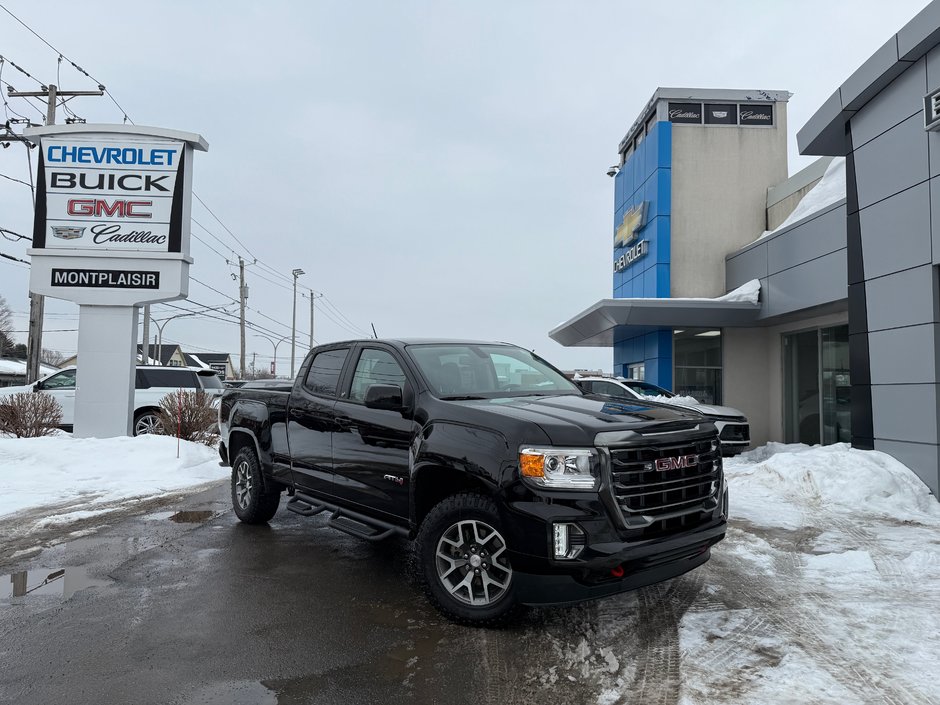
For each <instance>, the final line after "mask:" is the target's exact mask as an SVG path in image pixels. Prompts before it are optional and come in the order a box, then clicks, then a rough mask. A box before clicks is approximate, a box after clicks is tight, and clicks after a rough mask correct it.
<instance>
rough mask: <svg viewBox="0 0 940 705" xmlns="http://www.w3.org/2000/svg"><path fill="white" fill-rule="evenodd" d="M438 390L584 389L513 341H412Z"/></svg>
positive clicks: (514, 392) (472, 394)
mask: <svg viewBox="0 0 940 705" xmlns="http://www.w3.org/2000/svg"><path fill="white" fill-rule="evenodd" d="M407 350H408V353H409V354H410V355H411V357H412V359H413V360H414V361H415V363H417V365H418V367H419V368H420V370H421V374H422V375H423V376H424V378H425V379H426V380H427V382H428V384H429V386H430V387H431V391H432V393H434V394H435V395H436V396H439V397H440V398H442V399H459V398H463V399H466V398H479V399H492V398H496V397H504V396H529V395H542V394H545V395H555V394H581V391H580V390H579V389H578V388H577V387H576V386H575V385H574V384H573V383H572V382H569V381H568V380H567V379H566V378H565V376H564V375H563V374H561V373H560V372H558V371H557V370H555V369H554V368H553V367H552V366H551V365H549V364H548V363H547V362H545V361H544V360H542V359H541V358H540V357H538V356H537V355H533V354H532V353H530V352H529V351H528V350H524V349H523V348H517V347H514V346H511V345H473V344H456V343H455V344H445V345H409V346H408V348H407Z"/></svg>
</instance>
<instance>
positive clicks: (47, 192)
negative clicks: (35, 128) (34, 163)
mask: <svg viewBox="0 0 940 705" xmlns="http://www.w3.org/2000/svg"><path fill="white" fill-rule="evenodd" d="M185 162H186V150H185V148H184V144H183V143H182V142H166V141H161V142H157V143H154V142H145V141H142V140H141V138H140V137H139V136H134V137H131V136H128V137H127V138H123V139H119V140H114V141H112V140H107V141H105V140H89V139H87V138H84V139H83V138H82V137H80V136H76V137H72V138H64V137H63V138H61V139H54V138H51V139H44V140H43V141H42V151H41V153H40V156H39V174H38V181H39V183H38V185H37V194H36V219H35V224H34V228H33V246H34V247H36V248H44V249H101V250H119V251H122V252H181V251H182V239H183V238H182V232H183V222H182V218H183V210H184V209H183V199H184V198H185V197H186V196H187V194H185V193H184V191H183V178H182V175H183V173H184V170H185V168H186V164H185Z"/></svg>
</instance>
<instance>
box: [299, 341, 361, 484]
mask: <svg viewBox="0 0 940 705" xmlns="http://www.w3.org/2000/svg"><path fill="white" fill-rule="evenodd" d="M348 355H349V348H334V349H332V350H323V351H320V352H318V353H317V354H316V356H315V357H314V358H313V360H311V361H310V364H309V365H308V366H307V367H306V370H305V371H304V370H303V369H302V370H301V374H302V375H303V379H302V380H300V379H298V380H296V381H295V382H294V388H293V390H292V391H291V396H290V401H289V403H288V413H287V417H288V418H287V442H288V444H289V446H290V456H291V461H292V462H291V465H292V470H291V473H292V476H293V480H294V484H295V485H297V486H298V487H301V488H304V489H308V490H312V491H314V492H317V493H320V494H330V495H332V494H334V490H333V431H334V430H335V428H336V424H335V421H334V417H333V407H334V406H335V405H336V389H337V387H338V386H339V379H340V374H341V373H342V371H343V364H344V363H345V362H346V357H347V356H348Z"/></svg>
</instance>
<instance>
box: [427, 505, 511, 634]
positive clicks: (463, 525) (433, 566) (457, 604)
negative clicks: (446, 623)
mask: <svg viewBox="0 0 940 705" xmlns="http://www.w3.org/2000/svg"><path fill="white" fill-rule="evenodd" d="M415 551H416V558H417V561H416V563H417V566H418V572H419V577H420V579H421V582H422V585H423V587H424V590H425V592H426V594H427V596H428V599H429V600H430V601H431V603H432V604H433V605H434V606H435V607H437V609H438V610H439V611H440V612H441V613H442V614H444V616H445V617H447V618H448V619H450V620H452V621H454V622H457V623H459V624H467V625H471V626H496V625H498V624H502V623H504V622H506V621H507V620H508V619H509V618H510V617H511V616H512V615H513V614H514V613H515V612H516V611H517V610H516V608H517V603H516V598H515V584H514V582H513V574H512V567H511V566H510V564H509V551H508V546H507V544H506V539H505V534H504V533H503V531H502V528H501V522H500V519H499V512H498V511H497V509H496V505H495V504H493V502H492V501H491V500H490V499H488V498H487V497H484V496H483V495H479V494H472V493H464V494H457V495H454V496H452V497H448V498H446V499H444V500H443V501H441V502H440V503H439V504H437V505H436V506H435V507H434V508H433V509H432V510H431V511H430V512H428V515H427V516H426V517H425V519H424V521H423V522H422V524H421V529H420V531H419V532H418V537H417V538H416V539H415Z"/></svg>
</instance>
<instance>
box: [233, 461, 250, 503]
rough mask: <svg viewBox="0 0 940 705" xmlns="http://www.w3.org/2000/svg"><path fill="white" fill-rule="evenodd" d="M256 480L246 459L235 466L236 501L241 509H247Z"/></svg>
mask: <svg viewBox="0 0 940 705" xmlns="http://www.w3.org/2000/svg"><path fill="white" fill-rule="evenodd" d="M253 487H254V482H253V481H252V477H251V468H250V467H249V466H248V463H246V462H245V461H244V460H243V461H242V462H240V463H239V464H238V465H237V466H236V468H235V501H237V502H238V506H239V507H240V508H241V509H247V508H248V503H249V502H250V501H251V490H252V488H253Z"/></svg>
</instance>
